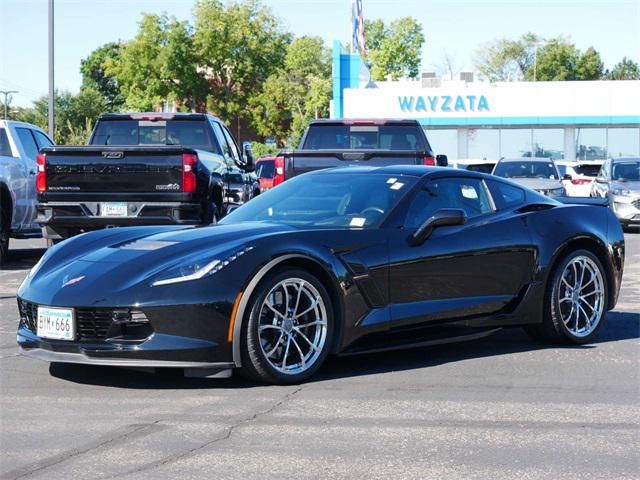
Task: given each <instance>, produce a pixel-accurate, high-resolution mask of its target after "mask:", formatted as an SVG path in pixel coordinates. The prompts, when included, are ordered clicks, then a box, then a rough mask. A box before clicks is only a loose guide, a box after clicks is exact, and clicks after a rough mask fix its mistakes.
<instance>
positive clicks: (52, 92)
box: [49, 0, 56, 138]
mask: <svg viewBox="0 0 640 480" xmlns="http://www.w3.org/2000/svg"><path fill="white" fill-rule="evenodd" d="M53 82H54V78H53V0H49V136H50V137H51V138H54V132H55V127H56V124H55V87H54V83H53Z"/></svg>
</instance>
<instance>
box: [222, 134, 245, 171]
mask: <svg viewBox="0 0 640 480" xmlns="http://www.w3.org/2000/svg"><path fill="white" fill-rule="evenodd" d="M222 133H224V138H226V139H227V143H228V144H229V148H231V156H232V157H233V159H234V160H235V161H236V162H237V163H240V162H241V160H240V152H239V151H238V147H237V146H236V142H234V141H233V137H232V136H231V134H230V133H229V130H227V129H226V127H224V126H222Z"/></svg>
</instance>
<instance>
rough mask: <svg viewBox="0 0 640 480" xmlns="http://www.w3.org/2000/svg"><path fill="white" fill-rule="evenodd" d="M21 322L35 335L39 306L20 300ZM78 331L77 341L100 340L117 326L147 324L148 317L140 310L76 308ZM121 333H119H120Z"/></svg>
mask: <svg viewBox="0 0 640 480" xmlns="http://www.w3.org/2000/svg"><path fill="white" fill-rule="evenodd" d="M18 310H19V311H20V321H21V322H22V324H23V325H24V326H25V327H26V328H27V329H29V330H31V331H32V332H33V333H36V331H37V323H38V305H37V304H35V303H32V302H27V301H25V300H22V299H18ZM74 313H75V319H76V329H77V336H76V339H77V340H100V339H104V338H107V336H108V334H109V330H111V327H112V326H113V325H114V323H115V324H117V325H122V324H140V323H146V322H147V321H148V320H147V317H146V316H145V314H144V313H143V312H141V311H139V310H134V311H132V310H129V309H126V308H125V309H122V308H121V309H111V308H76V309H74ZM118 333H119V332H118Z"/></svg>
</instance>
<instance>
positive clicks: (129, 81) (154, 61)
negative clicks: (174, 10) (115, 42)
mask: <svg viewBox="0 0 640 480" xmlns="http://www.w3.org/2000/svg"><path fill="white" fill-rule="evenodd" d="M198 63H199V62H198V57H197V55H196V51H195V48H194V46H193V32H192V28H191V26H190V25H189V23H188V22H186V21H185V22H180V21H178V20H176V19H175V18H170V17H168V16H167V15H144V16H143V18H142V21H141V22H140V30H139V31H138V33H137V35H136V36H135V38H134V39H133V40H131V41H130V42H127V43H124V44H123V45H122V46H121V48H120V55H119V56H118V57H117V58H111V59H108V60H107V61H106V72H107V74H108V75H113V76H114V77H115V78H116V80H117V82H118V85H119V86H120V90H121V92H122V94H123V95H124V98H125V105H126V107H127V108H129V109H131V110H137V111H150V110H154V109H155V108H156V107H157V106H158V105H160V104H162V103H163V102H164V101H165V100H175V101H178V102H179V103H180V104H182V105H185V106H186V107H187V108H190V109H192V110H195V109H196V106H197V105H198V104H204V102H205V97H206V83H205V80H204V77H203V75H202V74H201V73H200V72H199V70H198Z"/></svg>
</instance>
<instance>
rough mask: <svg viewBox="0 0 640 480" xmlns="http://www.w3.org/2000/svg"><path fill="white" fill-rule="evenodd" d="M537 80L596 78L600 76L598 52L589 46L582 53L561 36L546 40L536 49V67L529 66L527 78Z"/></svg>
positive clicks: (601, 64)
mask: <svg viewBox="0 0 640 480" xmlns="http://www.w3.org/2000/svg"><path fill="white" fill-rule="evenodd" d="M534 73H535V78H536V80H538V81H553V80H555V81H558V80H598V79H600V78H601V77H602V73H603V63H602V60H601V59H600V54H599V53H598V52H597V51H596V50H595V49H594V48H593V47H589V48H588V49H587V50H586V51H585V52H584V53H582V52H580V50H579V49H578V48H577V47H576V46H575V45H574V44H573V43H571V42H568V41H567V40H565V39H563V38H560V37H558V38H552V39H550V40H547V41H546V43H545V44H544V46H543V47H542V48H540V49H539V50H538V61H537V68H536V69H535V70H534V68H533V67H531V66H530V67H529V69H528V70H527V79H528V80H532V79H533V77H534Z"/></svg>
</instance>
